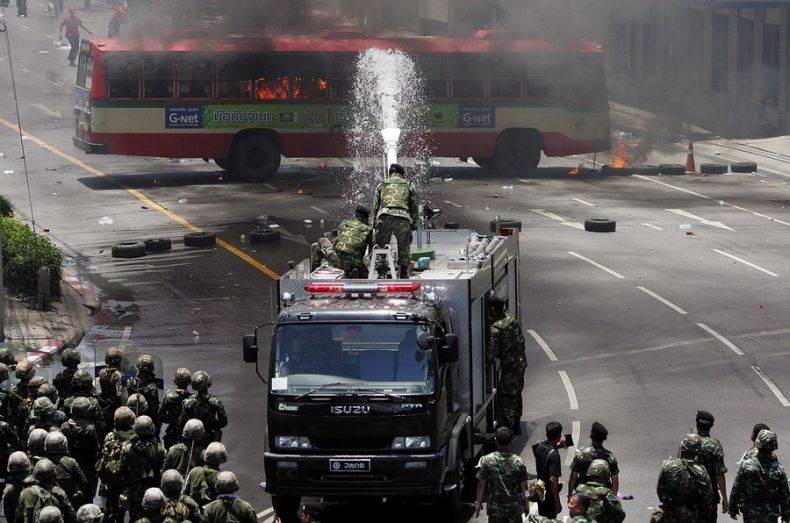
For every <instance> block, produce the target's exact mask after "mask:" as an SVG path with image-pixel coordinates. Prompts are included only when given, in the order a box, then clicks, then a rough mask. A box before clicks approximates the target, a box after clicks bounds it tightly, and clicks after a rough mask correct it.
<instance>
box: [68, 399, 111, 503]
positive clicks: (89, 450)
mask: <svg viewBox="0 0 790 523" xmlns="http://www.w3.org/2000/svg"><path fill="white" fill-rule="evenodd" d="M90 400H91V398H86V397H77V398H74V402H73V403H72V404H71V418H69V420H68V421H67V422H66V423H64V424H63V425H62V426H61V429H60V430H61V431H62V432H63V434H64V435H65V436H66V437H67V438H68V441H69V452H70V453H71V456H72V457H73V458H74V459H76V460H77V462H78V463H79V464H80V467H82V470H83V472H85V477H86V478H87V487H86V490H85V500H86V501H92V500H93V497H94V496H95V495H96V486H97V484H98V478H97V477H96V462H97V461H98V460H99V455H100V454H101V444H100V443H99V441H100V440H99V435H98V433H97V431H96V426H95V425H94V424H93V422H92V420H91V416H93V415H94V414H95V413H96V411H95V410H94V407H95V405H94V404H93V403H91V401H90ZM102 420H104V417H103V416H102Z"/></svg>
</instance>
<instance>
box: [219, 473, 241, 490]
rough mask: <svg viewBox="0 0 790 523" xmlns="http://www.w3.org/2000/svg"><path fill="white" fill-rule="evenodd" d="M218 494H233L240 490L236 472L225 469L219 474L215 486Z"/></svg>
mask: <svg viewBox="0 0 790 523" xmlns="http://www.w3.org/2000/svg"><path fill="white" fill-rule="evenodd" d="M215 488H216V490H217V494H232V493H234V492H236V491H237V490H239V482H238V481H237V480H236V474H234V473H233V472H231V471H229V470H225V471H222V472H220V473H219V474H217V483H216V486H215Z"/></svg>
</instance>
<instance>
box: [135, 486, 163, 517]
mask: <svg viewBox="0 0 790 523" xmlns="http://www.w3.org/2000/svg"><path fill="white" fill-rule="evenodd" d="M165 503H166V501H165V495H164V494H163V493H162V491H161V490H160V489H159V487H152V488H149V489H146V491H145V492H144V493H143V497H142V499H141V502H140V508H141V512H140V517H139V518H137V519H135V520H132V521H134V523H163V521H164V519H165V518H164V516H163V515H162V509H163V508H165Z"/></svg>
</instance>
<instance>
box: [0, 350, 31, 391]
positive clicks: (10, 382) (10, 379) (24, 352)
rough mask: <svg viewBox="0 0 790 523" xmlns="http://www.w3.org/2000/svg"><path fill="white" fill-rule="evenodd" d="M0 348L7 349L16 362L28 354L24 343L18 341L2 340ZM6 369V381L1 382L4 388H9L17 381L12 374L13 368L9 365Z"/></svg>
mask: <svg viewBox="0 0 790 523" xmlns="http://www.w3.org/2000/svg"><path fill="white" fill-rule="evenodd" d="M0 348H6V349H9V350H10V351H11V353H12V354H13V355H14V359H15V360H16V361H17V362H19V361H22V360H24V359H27V357H28V355H29V354H30V352H29V351H28V350H27V348H26V347H25V345H24V344H23V343H20V342H18V341H4V342H2V343H0ZM8 370H9V371H10V372H9V373H8V381H6V382H4V383H3V384H2V388H4V389H10V388H11V387H12V386H13V385H14V383H16V382H17V381H18V380H17V379H16V376H15V375H14V368H13V367H10V368H9V369H8Z"/></svg>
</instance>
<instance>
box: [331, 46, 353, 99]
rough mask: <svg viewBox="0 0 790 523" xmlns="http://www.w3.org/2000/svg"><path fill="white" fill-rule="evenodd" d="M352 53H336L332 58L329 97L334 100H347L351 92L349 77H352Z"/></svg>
mask: <svg viewBox="0 0 790 523" xmlns="http://www.w3.org/2000/svg"><path fill="white" fill-rule="evenodd" d="M355 61H356V57H355V56H354V55H337V56H334V57H333V58H332V74H331V77H330V80H329V83H330V85H331V87H330V89H331V92H330V97H331V98H333V99H335V100H348V99H349V98H350V94H351V78H353V77H354V63H355Z"/></svg>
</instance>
